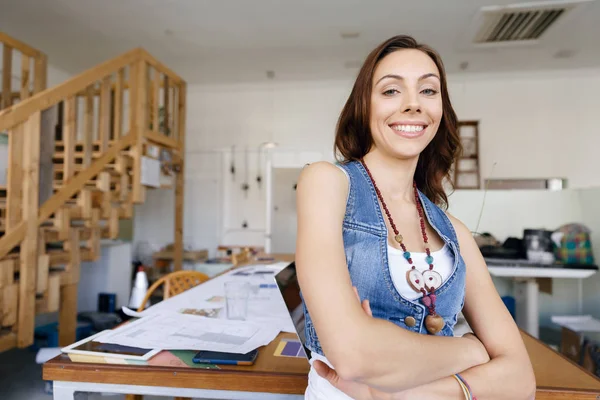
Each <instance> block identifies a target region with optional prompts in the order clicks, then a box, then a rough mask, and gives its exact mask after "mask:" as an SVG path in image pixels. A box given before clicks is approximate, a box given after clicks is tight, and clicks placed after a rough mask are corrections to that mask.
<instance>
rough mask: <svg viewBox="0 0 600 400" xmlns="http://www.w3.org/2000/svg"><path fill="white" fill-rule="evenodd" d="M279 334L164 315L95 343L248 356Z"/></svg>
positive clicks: (274, 328) (269, 328) (250, 325)
mask: <svg viewBox="0 0 600 400" xmlns="http://www.w3.org/2000/svg"><path fill="white" fill-rule="evenodd" d="M279 331H280V330H279V327H278V326H276V325H274V326H273V325H268V324H258V323H253V322H250V321H230V320H223V319H218V318H206V317H202V316H197V315H189V314H181V313H170V312H165V313H157V314H153V315H148V316H145V317H143V318H140V319H139V320H137V321H134V322H132V323H129V324H126V325H123V326H121V327H119V328H116V329H114V330H112V331H110V332H108V333H107V334H106V335H102V336H99V337H98V338H96V341H98V342H101V343H113V344H119V345H122V346H134V347H141V348H147V349H162V350H211V351H222V352H228V353H236V354H245V353H248V352H250V351H252V350H254V349H256V348H258V347H260V346H265V345H267V344H269V343H270V342H271V341H273V339H275V337H277V335H278V334H279Z"/></svg>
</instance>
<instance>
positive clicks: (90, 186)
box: [52, 180, 102, 192]
mask: <svg viewBox="0 0 600 400" xmlns="http://www.w3.org/2000/svg"><path fill="white" fill-rule="evenodd" d="M63 186H65V183H64V182H63V181H59V180H55V181H54V182H53V183H52V187H53V188H54V190H60V189H62V188H63ZM84 188H85V189H86V190H91V191H92V192H102V190H100V189H99V188H98V187H96V184H95V183H93V182H89V183H86V184H85V186H84Z"/></svg>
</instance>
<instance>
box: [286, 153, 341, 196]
mask: <svg viewBox="0 0 600 400" xmlns="http://www.w3.org/2000/svg"><path fill="white" fill-rule="evenodd" d="M297 191H298V194H299V195H300V194H301V193H310V194H314V193H315V192H321V193H322V192H323V191H325V193H327V194H328V195H331V194H333V193H335V194H337V195H339V196H341V197H345V196H346V194H347V192H348V178H347V177H346V175H345V174H344V171H342V170H341V169H340V168H338V167H336V166H335V165H333V164H332V163H330V162H327V161H319V162H316V163H312V164H308V165H307V166H305V167H304V168H303V169H302V172H301V173H300V177H299V178H298V186H297Z"/></svg>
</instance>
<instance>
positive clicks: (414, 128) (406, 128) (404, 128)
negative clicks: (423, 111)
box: [391, 125, 426, 133]
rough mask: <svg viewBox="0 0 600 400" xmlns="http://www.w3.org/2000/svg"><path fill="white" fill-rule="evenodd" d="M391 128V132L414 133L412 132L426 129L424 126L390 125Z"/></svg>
mask: <svg viewBox="0 0 600 400" xmlns="http://www.w3.org/2000/svg"><path fill="white" fill-rule="evenodd" d="M391 128H392V129H393V130H395V131H399V132H407V133H414V132H421V131H422V130H424V129H425V128H426V126H423V125H392V126H391Z"/></svg>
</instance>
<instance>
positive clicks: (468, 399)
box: [452, 374, 473, 400]
mask: <svg viewBox="0 0 600 400" xmlns="http://www.w3.org/2000/svg"><path fill="white" fill-rule="evenodd" d="M452 376H453V377H454V379H456V382H458V384H459V385H460V388H461V389H462V392H463V394H464V395H465V400H472V399H473V397H472V396H471V394H470V393H469V389H467V387H466V386H465V384H464V383H463V382H462V381H461V380H460V378H459V377H458V376H457V375H456V374H455V375H452Z"/></svg>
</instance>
